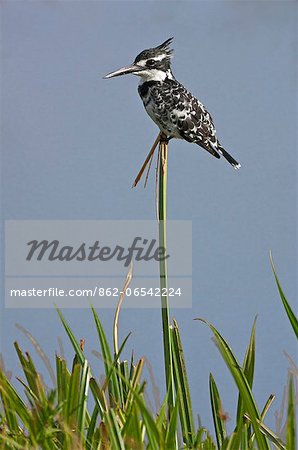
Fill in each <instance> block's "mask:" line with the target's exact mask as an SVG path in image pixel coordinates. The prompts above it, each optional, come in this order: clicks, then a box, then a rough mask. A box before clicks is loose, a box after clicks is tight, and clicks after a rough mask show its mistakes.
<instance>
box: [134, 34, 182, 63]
mask: <svg viewBox="0 0 298 450" xmlns="http://www.w3.org/2000/svg"><path fill="white" fill-rule="evenodd" d="M173 39H174V38H173V37H171V38H169V39H167V40H166V41H165V42H163V43H162V44H160V45H158V46H157V47H153V48H148V49H146V50H143V51H142V52H141V53H140V54H139V55H138V56H137V57H136V59H135V61H134V62H135V63H138V62H139V61H142V60H146V59H148V58H152V57H158V56H159V57H160V56H164V57H165V59H166V60H168V61H170V59H171V58H172V56H173V49H171V48H170V45H171V43H172V42H173Z"/></svg>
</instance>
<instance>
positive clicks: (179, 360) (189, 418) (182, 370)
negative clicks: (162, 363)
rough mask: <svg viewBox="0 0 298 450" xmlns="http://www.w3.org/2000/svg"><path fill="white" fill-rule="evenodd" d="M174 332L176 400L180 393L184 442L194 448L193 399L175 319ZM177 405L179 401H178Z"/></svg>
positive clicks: (173, 350)
mask: <svg viewBox="0 0 298 450" xmlns="http://www.w3.org/2000/svg"><path fill="white" fill-rule="evenodd" d="M173 323H174V327H173V328H172V329H171V331H172V355H173V369H174V381H175V388H176V398H177V396H178V393H179V413H180V424H181V429H182V435H183V440H184V442H185V443H186V444H187V445H189V446H192V445H193V439H194V435H195V426H194V420H193V413H192V405H191V397H190V392H189V385H188V379H187V372H186V365H185V358H184V353H183V347H182V343H181V338H180V333H179V328H178V324H177V321H176V320H175V319H173ZM176 403H177V401H176Z"/></svg>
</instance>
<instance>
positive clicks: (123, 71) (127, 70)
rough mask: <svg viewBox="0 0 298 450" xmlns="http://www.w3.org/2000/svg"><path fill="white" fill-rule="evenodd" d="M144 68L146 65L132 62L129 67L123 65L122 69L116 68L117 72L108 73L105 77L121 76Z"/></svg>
mask: <svg viewBox="0 0 298 450" xmlns="http://www.w3.org/2000/svg"><path fill="white" fill-rule="evenodd" d="M142 70H144V67H141V66H138V65H137V64H131V65H130V66H127V67H121V69H118V70H115V72H111V73H108V74H107V75H106V76H105V77H103V78H105V79H107V78H113V77H120V76H121V75H127V74H129V73H136V72H140V71H142Z"/></svg>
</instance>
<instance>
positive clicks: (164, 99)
mask: <svg viewBox="0 0 298 450" xmlns="http://www.w3.org/2000/svg"><path fill="white" fill-rule="evenodd" d="M138 91H139V94H140V97H141V99H142V101H143V103H144V106H145V109H146V111H147V113H148V114H149V116H150V117H151V118H152V120H153V121H154V122H155V123H156V124H157V125H158V127H159V128H160V130H161V131H163V132H164V134H166V135H167V136H168V137H169V138H172V137H174V138H178V139H185V140H186V141H188V142H193V143H195V144H198V145H200V146H201V147H203V148H204V149H205V150H207V151H208V152H210V153H211V154H212V155H214V156H215V157H217V158H219V154H218V153H217V152H216V150H215V148H220V144H219V142H218V139H217V137H216V130H215V127H214V124H213V121H212V117H211V116H210V114H209V113H208V111H206V109H205V107H204V106H203V104H202V103H200V102H199V101H198V100H197V99H196V98H195V97H194V96H193V95H192V94H191V93H190V92H189V91H187V89H186V88H185V87H184V86H183V85H182V84H180V83H178V81H176V80H175V79H169V78H166V79H165V80H164V81H162V82H160V81H147V82H146V81H145V82H144V83H142V84H140V85H139V88H138Z"/></svg>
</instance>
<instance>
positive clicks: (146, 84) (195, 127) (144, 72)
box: [104, 38, 240, 169]
mask: <svg viewBox="0 0 298 450" xmlns="http://www.w3.org/2000/svg"><path fill="white" fill-rule="evenodd" d="M172 41H173V38H170V39H167V40H166V41H165V42H163V43H162V44H161V45H158V46H157V47H154V48H149V49H147V50H143V51H142V52H141V53H140V54H139V55H138V56H137V57H136V58H135V60H134V62H133V63H132V64H131V65H130V66H127V67H122V68H121V69H118V70H116V71H115V72H111V73H109V74H108V75H106V76H105V77H104V78H113V77H118V76H120V75H125V74H133V75H138V76H139V77H141V80H140V84H139V87H138V92H139V94H140V97H141V99H142V101H143V104H144V107H145V109H146V111H147V113H148V114H149V116H150V117H151V119H152V120H153V121H154V122H155V123H156V124H157V125H158V127H159V129H160V130H161V132H162V133H163V135H165V136H166V138H167V139H171V138H178V139H184V140H186V141H187V142H193V143H195V144H198V145H199V146H200V147H202V148H204V149H205V150H207V151H208V152H209V153H211V155H213V156H215V158H220V156H223V157H224V158H225V159H226V160H227V161H228V162H229V163H230V164H231V165H232V166H233V167H234V168H235V169H239V168H240V164H239V163H238V162H237V161H236V160H235V159H234V158H233V157H232V156H231V155H230V154H229V153H228V152H227V151H226V150H225V149H224V148H223V147H222V145H221V144H220V142H219V140H218V138H217V136H216V130H215V127H214V123H213V120H212V117H211V115H210V114H209V113H208V111H207V110H206V108H205V107H204V105H203V104H202V103H201V102H200V101H199V100H198V99H197V98H195V97H194V96H193V95H192V94H191V93H190V92H189V91H188V90H187V89H186V88H185V87H184V86H183V85H182V84H180V83H179V82H178V81H177V80H176V78H175V77H174V75H173V73H172V69H171V58H172V56H173V50H172V49H171V48H170V44H171V43H172Z"/></svg>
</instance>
